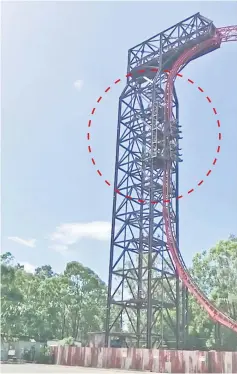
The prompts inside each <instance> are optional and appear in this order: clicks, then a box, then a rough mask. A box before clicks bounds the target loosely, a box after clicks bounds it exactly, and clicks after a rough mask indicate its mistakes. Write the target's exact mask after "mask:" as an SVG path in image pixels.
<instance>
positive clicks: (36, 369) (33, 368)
mask: <svg viewBox="0 0 237 374" xmlns="http://www.w3.org/2000/svg"><path fill="white" fill-rule="evenodd" d="M1 373H13V374H18V373H19V374H23V373H25V374H37V373H44V374H46V373H47V374H51V373H55V374H56V373H59V374H60V373H78V374H134V373H144V372H141V371H139V372H138V371H132V370H118V369H96V368H84V367H79V366H61V365H37V364H2V365H1Z"/></svg>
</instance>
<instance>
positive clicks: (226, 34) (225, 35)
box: [163, 26, 237, 333]
mask: <svg viewBox="0 0 237 374" xmlns="http://www.w3.org/2000/svg"><path fill="white" fill-rule="evenodd" d="M227 41H237V26H229V27H222V28H220V29H217V32H216V34H215V35H214V36H213V37H212V38H210V39H208V40H206V41H205V42H202V43H200V44H198V45H196V46H195V47H193V48H191V49H189V50H188V51H185V52H184V53H183V54H182V55H181V56H180V57H179V58H178V60H177V61H176V62H175V63H174V65H173V67H172V69H171V71H170V72H169V76H168V80H167V85H166V89H165V100H166V110H165V118H166V123H169V122H170V119H171V115H172V112H171V111H172V97H173V86H174V81H175V78H176V76H177V73H178V72H179V71H180V70H181V69H182V67H183V66H184V65H185V64H187V63H188V62H189V61H190V60H191V59H192V58H193V57H194V56H195V55H196V54H198V53H200V52H202V51H204V50H207V49H209V48H211V47H213V46H220V44H221V43H222V42H227ZM170 187H171V162H167V165H166V169H165V171H164V178H163V199H164V201H167V200H169V199H171V192H170V191H171V189H170ZM169 208H170V205H169V203H164V208H163V217H164V222H165V230H166V236H167V244H168V248H169V251H170V253H171V255H172V258H173V261H174V263H175V265H176V269H177V272H178V274H179V277H180V279H181V280H182V281H183V283H184V284H185V286H186V287H187V288H188V289H189V291H190V292H191V294H192V295H193V296H194V297H195V298H196V299H197V301H198V302H199V304H200V305H201V306H202V307H203V308H204V309H205V310H206V312H207V313H208V314H209V316H210V317H211V318H212V319H213V320H214V321H216V322H219V323H221V324H222V325H224V326H226V327H228V328H230V329H232V330H233V331H235V332H236V333H237V322H236V321H234V320H233V319H231V318H230V317H228V316H227V315H225V314H224V313H222V312H221V311H220V310H218V309H217V308H216V307H215V306H214V305H213V304H212V303H211V302H210V301H209V300H208V298H207V296H206V295H205V294H204V293H203V292H202V291H201V290H200V289H199V287H198V286H197V285H196V283H195V282H194V281H193V279H192V277H191V275H190V274H189V273H188V271H187V269H186V267H185V265H184V263H183V259H182V257H181V255H180V252H179V248H178V247H177V243H176V239H175V233H174V232H173V231H172V225H171V214H172V213H171V210H170V209H169Z"/></svg>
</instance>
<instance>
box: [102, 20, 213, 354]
mask: <svg viewBox="0 0 237 374" xmlns="http://www.w3.org/2000/svg"><path fill="white" fill-rule="evenodd" d="M213 28H214V26H213V24H212V22H211V21H209V20H207V19H206V18H204V17H202V16H201V15H200V14H199V13H197V14H195V15H193V16H191V17H189V18H187V19H186V20H184V21H182V22H180V23H178V24H177V25H175V26H173V27H171V28H169V29H167V30H165V31H163V32H162V33H160V34H158V35H156V36H154V37H152V38H150V39H148V40H147V41H145V42H143V43H141V44H139V45H137V46H135V47H134V48H132V49H130V50H129V53H128V68H127V71H128V73H130V75H129V74H128V75H129V76H128V78H127V85H126V87H125V89H124V90H123V92H122V94H121V96H120V99H119V115H118V127H117V146H116V163H115V176H114V188H115V191H118V193H116V192H114V197H113V217H112V232H111V249H110V265H109V282H108V304H107V315H106V336H105V344H106V345H107V346H108V345H109V341H110V337H111V336H112V335H114V334H115V333H116V334H117V335H118V336H124V337H125V339H126V343H127V344H128V345H135V346H137V347H146V348H152V347H164V346H166V347H173V348H184V346H185V342H186V334H187V314H188V305H187V304H188V303H187V300H188V296H187V290H186V288H185V287H184V286H183V285H182V284H181V282H180V280H179V278H178V276H177V273H176V269H175V265H174V263H173V261H172V259H171V256H170V253H169V251H168V249H167V241H166V233H165V228H164V221H163V214H162V211H163V195H162V186H163V173H164V167H165V160H166V159H167V157H169V158H170V157H171V158H172V166H173V168H172V181H171V184H172V186H171V191H172V192H171V195H172V196H171V199H172V204H170V209H171V210H172V214H171V217H173V218H172V219H173V221H172V222H171V224H172V226H173V230H174V232H176V239H177V243H179V200H178V199H174V198H176V197H177V196H178V195H179V191H178V184H179V166H178V165H179V161H181V160H180V155H179V139H180V136H179V133H180V132H179V106H178V99H177V95H176V92H175V90H174V94H173V98H172V108H171V111H172V114H171V121H172V124H170V125H171V126H172V127H173V129H174V134H173V137H172V139H171V140H170V148H169V154H168V155H167V154H166V152H167V150H166V148H165V146H164V138H165V128H166V126H165V120H164V110H165V86H166V83H167V73H165V72H164V70H165V69H169V68H170V67H171V66H172V64H173V63H174V61H175V60H176V59H177V57H178V56H179V55H180V53H182V52H183V51H184V50H185V49H187V48H191V47H192V46H193V45H195V44H197V41H198V40H200V41H201V40H203V39H204V38H205V37H206V35H207V33H208V34H210V33H211V32H212V31H213ZM153 68H157V69H158V72H155V71H154V70H155V69H153ZM144 69H145V71H143V72H141V70H144Z"/></svg>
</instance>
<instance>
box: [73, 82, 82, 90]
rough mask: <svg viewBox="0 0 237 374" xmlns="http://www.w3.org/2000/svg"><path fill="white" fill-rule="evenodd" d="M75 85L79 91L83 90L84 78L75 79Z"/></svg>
mask: <svg viewBox="0 0 237 374" xmlns="http://www.w3.org/2000/svg"><path fill="white" fill-rule="evenodd" d="M73 85H74V87H75V89H76V90H77V91H81V89H82V87H83V80H80V79H78V80H77V81H75V82H74V83H73Z"/></svg>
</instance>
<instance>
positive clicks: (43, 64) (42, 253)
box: [2, 2, 237, 280]
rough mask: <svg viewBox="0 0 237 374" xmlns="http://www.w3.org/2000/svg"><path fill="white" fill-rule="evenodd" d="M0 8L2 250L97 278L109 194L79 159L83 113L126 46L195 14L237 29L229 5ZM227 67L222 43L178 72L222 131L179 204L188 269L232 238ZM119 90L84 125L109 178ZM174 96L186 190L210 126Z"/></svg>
mask: <svg viewBox="0 0 237 374" xmlns="http://www.w3.org/2000/svg"><path fill="white" fill-rule="evenodd" d="M2 11H3V13H2V17H3V19H2V23H3V27H2V200H3V203H2V216H3V223H2V250H3V251H10V252H11V253H12V254H13V255H14V256H15V257H16V259H17V261H18V262H21V263H26V264H27V266H28V269H30V268H31V267H32V266H40V265H43V264H48V263H49V264H51V265H52V266H53V268H54V269H55V270H56V271H62V270H63V268H64V266H65V263H66V262H67V261H71V260H77V261H80V262H82V263H83V264H85V265H87V266H90V267H91V268H92V269H93V270H94V271H96V272H97V273H98V274H99V275H100V276H101V277H102V278H103V279H104V280H107V274H108V256H109V235H110V221H111V214H112V187H108V186H106V185H105V183H104V182H103V181H102V180H101V178H100V177H99V176H98V175H97V174H96V173H95V170H94V169H93V166H92V164H91V161H90V158H89V155H88V152H87V142H86V132H87V122H88V119H89V113H90V112H91V109H92V107H93V106H94V104H95V102H96V100H97V98H98V97H99V96H100V95H102V93H103V91H104V89H105V88H106V87H107V86H109V85H111V83H112V82H113V81H114V80H115V79H117V78H120V77H123V76H124V75H125V74H126V66H127V51H128V49H129V48H131V47H133V46H134V45H136V44H138V43H140V42H142V41H143V40H145V39H147V38H149V37H151V36H153V35H155V34H157V33H158V32H160V31H162V30H164V29H166V28H168V27H169V26H172V25H174V24H175V23H177V22H179V21H181V20H183V19H184V18H186V17H188V16H190V15H192V14H194V13H196V12H198V11H199V12H200V13H201V14H202V15H204V16H205V17H207V18H209V19H211V20H213V21H214V23H215V25H216V26H217V27H220V26H227V25H233V24H236V23H237V22H236V14H237V4H236V3H228V2H217V3H214V2H210V3H209V2H205V3H204V2H198V3H196V2H166V3H162V2H156V3H155V2H152V3H149V2H144V3H142V2H137V3H136V2H130V3H129V2H121V3H117V2H110V3H109V2H104V3H101V2H96V3H92V2H87V3H82V2H69V3H64V2H58V3H56V2H55V3H54V2H49V3H47V2H38V3H34V2H24V3H18V4H17V3H8V4H6V3H5V4H4V5H3V10H2ZM236 65H237V53H236V44H235V43H226V44H224V45H222V47H221V48H220V49H219V50H217V51H215V52H213V53H211V54H209V55H207V56H204V57H202V58H201V59H199V60H197V61H194V62H192V63H191V64H189V65H188V67H186V68H185V69H184V71H183V74H184V75H185V77H187V78H191V79H192V80H194V81H195V82H197V84H198V85H199V86H201V87H202V88H203V89H204V90H205V92H206V93H208V95H209V96H210V97H211V99H212V101H213V103H214V105H215V107H216V108H217V111H218V113H220V114H219V117H218V118H219V119H220V121H221V126H222V127H221V129H222V134H223V140H222V149H221V153H220V156H219V158H218V162H217V164H216V167H215V168H214V170H213V173H212V174H211V175H210V176H209V177H208V178H205V183H204V184H203V185H202V187H200V188H199V189H198V190H197V191H195V192H194V193H193V194H191V195H190V196H188V197H187V196H185V197H184V199H183V200H181V201H180V248H181V251H182V253H183V256H184V259H185V261H186V262H187V263H190V261H191V259H192V256H193V255H194V254H195V253H196V252H198V251H202V250H204V249H208V248H210V247H211V246H212V245H214V244H215V243H216V242H217V241H218V240H220V239H225V238H227V237H228V236H229V234H230V233H233V234H237V218H236V211H237V197H236V187H237V171H236V161H235V160H236V159H237V147H236V139H237V126H236V98H237V97H236V96H237V94H236V91H235V88H236V84H237V72H236V69H235V66H236ZM77 81H80V82H79V84H78V83H77V84H75V82H77ZM124 84H125V82H122V83H121V84H120V86H119V85H118V86H117V87H114V89H113V90H112V91H111V93H110V95H108V96H107V98H106V99H105V100H104V101H103V104H102V103H101V104H100V105H101V107H100V108H99V107H98V112H97V113H96V115H95V118H94V126H93V128H92V140H91V144H92V146H93V150H94V156H95V158H96V161H97V164H98V165H99V166H100V169H101V171H102V172H103V174H104V175H105V176H106V178H107V179H108V180H110V181H112V180H113V173H114V170H113V168H114V158H115V137H116V125H117V123H116V121H117V106H118V97H119V94H120V93H121V90H122V88H123V87H124ZM176 87H177V91H178V95H179V102H180V122H181V124H182V126H183V140H182V143H181V146H182V148H183V158H184V162H183V163H182V164H181V166H180V178H181V182H180V192H181V193H185V191H187V190H189V189H191V188H192V187H194V186H195V185H196V184H197V182H198V181H199V180H200V179H203V177H204V175H205V174H206V172H207V171H208V169H209V168H210V166H211V164H212V161H213V158H214V157H215V152H216V147H217V144H218V129H217V126H216V123H215V118H214V116H213V114H212V112H211V109H210V104H208V102H207V101H206V100H204V98H203V96H201V94H200V92H198V90H195V89H194V88H193V87H192V86H191V85H190V84H187V83H186V82H185V81H184V80H183V81H182V80H179V81H177V85H176Z"/></svg>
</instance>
